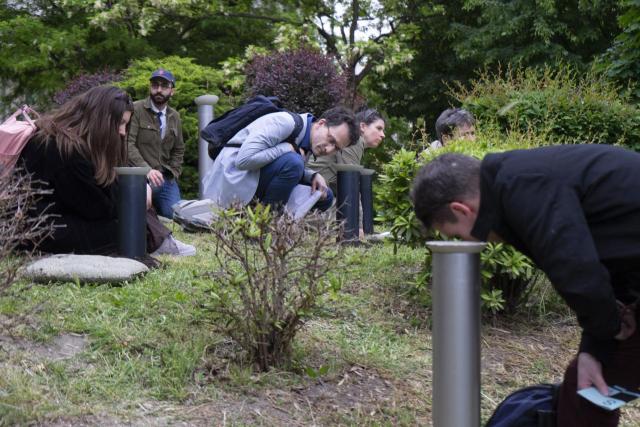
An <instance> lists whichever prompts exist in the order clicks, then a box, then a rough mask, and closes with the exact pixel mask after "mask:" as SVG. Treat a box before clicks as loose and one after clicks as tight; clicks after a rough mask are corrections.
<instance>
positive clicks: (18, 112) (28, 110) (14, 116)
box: [2, 104, 40, 129]
mask: <svg viewBox="0 0 640 427" xmlns="http://www.w3.org/2000/svg"><path fill="white" fill-rule="evenodd" d="M29 114H32V115H34V116H35V117H36V118H39V117H40V115H39V114H38V112H37V111H36V110H34V109H33V108H31V107H29V106H28V105H26V104H25V105H23V106H22V107H20V108H18V109H17V110H16V111H15V112H14V113H13V114H12V115H10V116H9V117H8V118H7V120H5V121H4V122H3V123H2V124H9V123H14V122H16V121H17V119H18V116H19V115H22V117H24V119H25V121H26V122H27V123H29V125H30V126H31V127H32V128H34V129H35V128H36V124H35V122H34V121H33V119H32V118H31V116H29Z"/></svg>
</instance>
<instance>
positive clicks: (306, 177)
mask: <svg viewBox="0 0 640 427" xmlns="http://www.w3.org/2000/svg"><path fill="white" fill-rule="evenodd" d="M301 117H302V119H303V127H302V130H301V131H300V133H299V134H298V136H297V138H296V139H295V145H294V144H290V143H288V142H283V141H285V140H286V139H287V138H288V137H289V136H290V135H291V133H292V132H293V130H294V128H295V121H294V119H293V117H292V116H291V114H290V113H287V112H278V113H271V114H267V115H265V116H262V117H260V118H258V119H257V120H255V121H254V122H252V123H251V124H250V125H249V126H247V127H245V128H244V129H242V130H240V131H239V132H238V133H237V134H236V135H235V136H234V137H233V138H231V140H229V142H228V144H229V145H233V144H241V145H240V147H233V146H231V147H225V148H224V149H223V150H222V151H221V152H220V154H219V155H218V157H217V158H216V160H215V162H214V164H213V167H212V170H211V171H210V172H209V174H208V175H207V177H206V178H205V181H206V184H205V190H204V196H205V197H206V198H209V199H211V200H213V201H214V202H215V203H216V204H217V205H219V206H221V207H228V206H230V205H232V204H236V203H238V204H241V205H246V204H248V203H249V202H251V200H252V199H254V198H256V199H257V200H259V201H260V202H262V203H264V204H270V205H274V206H282V205H284V204H286V203H287V200H288V199H289V196H290V195H291V191H292V190H293V188H294V187H295V186H296V185H297V184H306V185H309V186H310V190H309V191H310V192H311V191H312V190H313V191H315V190H320V191H321V192H322V193H323V194H322V197H321V199H320V201H318V203H317V204H316V208H318V209H320V210H326V209H328V208H329V207H330V206H331V204H332V202H333V194H332V192H331V190H330V189H329V188H328V187H327V184H326V182H325V180H324V178H322V175H320V174H319V173H316V172H315V171H313V170H310V169H306V168H305V162H306V160H307V159H308V158H309V157H310V156H316V157H317V156H326V155H329V154H332V153H334V152H335V151H337V150H341V149H343V148H345V147H347V146H349V145H351V144H353V143H355V142H356V141H357V139H358V136H359V134H358V131H357V128H356V125H355V117H354V115H353V113H352V112H351V111H350V110H348V109H346V108H343V107H335V108H331V109H329V110H327V111H325V112H324V113H323V114H322V116H320V118H319V119H315V118H314V117H313V116H312V115H311V114H301Z"/></svg>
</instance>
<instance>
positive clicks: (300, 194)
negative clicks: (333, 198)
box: [285, 184, 322, 220]
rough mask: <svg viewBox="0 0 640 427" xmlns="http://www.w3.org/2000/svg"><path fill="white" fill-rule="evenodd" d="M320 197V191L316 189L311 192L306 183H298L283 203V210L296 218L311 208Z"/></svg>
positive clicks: (302, 215)
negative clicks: (285, 202)
mask: <svg viewBox="0 0 640 427" xmlns="http://www.w3.org/2000/svg"><path fill="white" fill-rule="evenodd" d="M320 197H322V192H321V191H319V190H316V191H314V192H313V193H312V192H311V187H309V186H308V185H302V184H298V185H296V186H295V187H293V191H292V192H291V196H289V200H288V201H287V204H286V205H285V211H286V212H288V213H289V214H290V215H291V216H293V219H296V220H298V219H300V218H302V217H304V216H305V215H306V214H307V212H309V211H310V210H311V208H312V207H313V206H314V205H315V204H316V202H317V201H318V200H320Z"/></svg>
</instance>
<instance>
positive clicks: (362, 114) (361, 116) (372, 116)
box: [356, 108, 386, 128]
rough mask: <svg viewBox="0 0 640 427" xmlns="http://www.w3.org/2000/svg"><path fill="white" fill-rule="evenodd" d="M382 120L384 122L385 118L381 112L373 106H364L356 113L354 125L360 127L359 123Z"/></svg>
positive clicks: (367, 123) (368, 123)
mask: <svg viewBox="0 0 640 427" xmlns="http://www.w3.org/2000/svg"><path fill="white" fill-rule="evenodd" d="M378 120H382V121H383V122H384V123H385V124H386V120H385V119H384V117H382V114H380V112H379V111H378V110H376V109H375V108H365V109H363V110H360V111H358V112H357V113H356V125H357V126H358V128H360V123H364V124H366V125H370V124H371V123H373V122H375V121H378Z"/></svg>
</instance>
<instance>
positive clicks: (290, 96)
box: [246, 48, 346, 116]
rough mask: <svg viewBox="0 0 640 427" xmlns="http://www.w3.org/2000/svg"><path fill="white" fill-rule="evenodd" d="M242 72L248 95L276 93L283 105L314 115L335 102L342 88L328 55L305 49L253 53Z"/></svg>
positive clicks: (271, 94) (334, 104) (343, 89)
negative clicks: (261, 53) (256, 54)
mask: <svg viewBox="0 0 640 427" xmlns="http://www.w3.org/2000/svg"><path fill="white" fill-rule="evenodd" d="M246 75H247V92H248V94H249V96H255V95H258V94H261V95H266V96H277V97H278V98H279V99H280V100H281V101H282V102H283V106H284V107H285V108H287V109H289V110H291V111H297V112H311V113H313V114H314V115H315V116H319V115H320V114H322V112H323V111H325V110H326V109H328V108H331V107H334V106H336V105H337V104H339V103H340V101H341V100H342V98H343V96H344V93H345V89H346V81H345V78H344V76H342V75H340V74H339V73H338V70H337V68H336V66H335V64H334V62H333V61H332V58H331V57H329V56H327V55H323V54H322V53H320V52H317V51H313V50H311V49H308V48H307V49H299V50H295V51H287V52H278V53H275V54H269V55H260V56H256V57H254V58H253V60H252V61H251V62H250V63H249V64H248V66H247V69H246Z"/></svg>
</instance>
